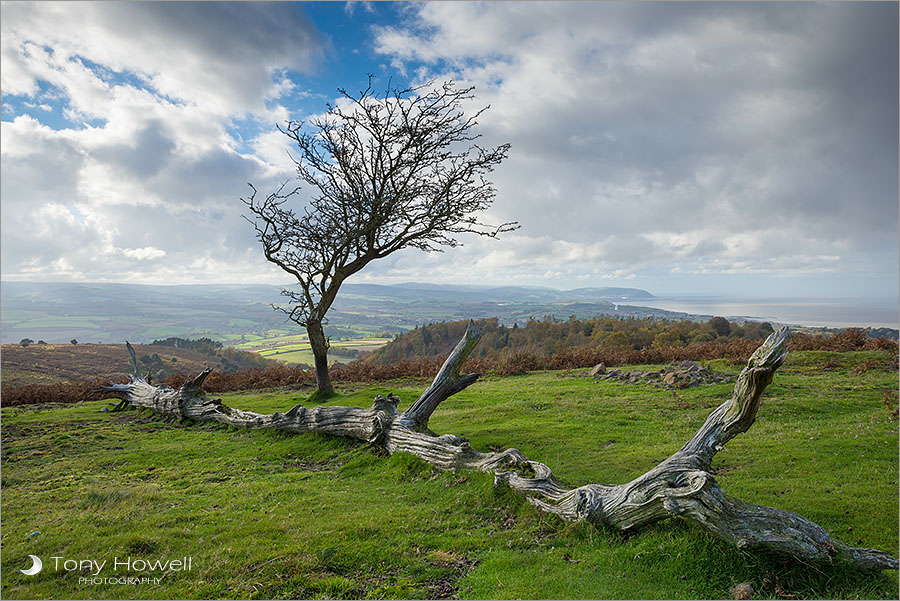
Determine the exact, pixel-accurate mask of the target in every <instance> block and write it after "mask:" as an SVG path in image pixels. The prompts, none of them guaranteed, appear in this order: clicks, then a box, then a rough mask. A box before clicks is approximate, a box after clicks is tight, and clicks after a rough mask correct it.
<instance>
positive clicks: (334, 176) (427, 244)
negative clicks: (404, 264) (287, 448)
mask: <svg viewBox="0 0 900 601" xmlns="http://www.w3.org/2000/svg"><path fill="white" fill-rule="evenodd" d="M473 90H474V88H471V87H468V88H459V87H457V85H456V84H455V83H454V82H452V81H451V82H446V83H444V84H443V85H441V86H432V85H428V86H420V87H414V88H407V89H402V90H400V89H397V88H390V86H389V87H388V90H387V91H386V92H384V93H383V94H378V93H376V92H375V91H374V90H373V89H372V80H371V77H370V78H369V85H368V87H367V88H366V89H365V90H363V91H361V92H360V93H359V94H358V95H356V96H353V95H350V94H348V93H347V92H346V91H345V90H339V92H340V93H341V94H342V96H343V97H342V99H341V101H340V102H338V103H337V104H336V105H331V104H329V105H327V111H326V113H325V114H324V115H323V116H320V117H315V118H312V119H310V120H309V121H308V122H306V123H304V122H300V121H289V122H287V124H286V126H285V127H283V128H282V127H281V126H279V128H278V129H279V130H280V131H281V132H282V133H284V134H285V135H287V136H288V137H289V138H290V139H291V140H292V141H293V143H295V144H296V146H297V148H298V149H299V154H298V155H297V156H296V157H293V160H294V163H295V164H296V166H297V173H298V178H299V179H300V181H301V182H302V183H301V186H302V185H303V184H306V186H307V187H308V189H309V190H311V197H310V198H309V202H308V205H307V206H306V207H305V208H304V209H303V210H302V211H300V212H299V213H298V212H295V211H294V210H293V209H291V208H288V206H287V204H286V203H287V201H288V200H289V199H290V198H291V197H292V196H294V195H295V194H296V193H297V192H298V191H299V190H300V188H295V189H293V190H291V191H288V192H286V193H285V186H286V185H287V184H286V183H285V184H282V186H281V188H279V189H278V190H277V191H275V192H273V193H271V194H269V195H268V196H266V197H265V198H264V199H261V200H260V199H258V198H257V191H256V188H254V187H253V185H252V184H251V185H250V187H251V189H252V190H253V194H252V195H251V196H250V197H249V198H242V199H241V200H242V201H243V202H244V203H245V204H246V205H247V207H248V209H249V211H250V213H251V216H250V217H247V219H248V221H250V222H251V223H252V224H253V226H254V228H255V230H256V237H257V239H258V240H259V241H260V243H261V244H262V247H263V252H264V253H265V256H266V259H268V260H269V261H271V262H272V263H274V264H276V265H278V266H279V267H280V268H281V269H283V270H284V271H286V272H287V273H289V274H291V275H292V276H294V277H295V278H296V280H297V283H298V285H299V290H282V294H284V295H285V296H286V297H288V299H289V303H288V306H287V308H280V307H276V309H279V310H281V311H283V312H284V313H286V314H287V315H288V317H289V318H290V319H291V320H292V321H294V322H296V323H297V324H299V325H301V326H303V327H305V328H306V332H307V334H308V336H309V343H310V346H311V347H312V351H313V356H314V357H315V367H316V385H317V388H318V391H317V393H318V395H320V396H330V395H331V394H333V388H332V385H331V379H330V378H329V375H328V360H327V352H328V346H329V344H328V338H327V337H326V336H325V333H324V330H323V327H322V326H323V324H324V323H326V321H325V316H326V313H327V312H328V309H329V308H330V307H331V305H332V303H333V302H334V299H335V297H336V296H337V293H338V290H339V289H340V287H341V284H343V283H344V281H345V280H346V279H347V278H348V277H350V276H351V275H353V274H354V273H356V272H358V271H360V270H361V269H362V268H364V267H365V266H366V265H367V264H368V263H369V262H370V261H373V260H375V259H381V258H383V257H386V256H388V255H390V254H391V253H394V252H397V251H398V250H401V249H404V248H409V247H412V248H418V249H420V250H425V251H432V250H440V247H443V246H448V247H454V246H457V244H458V242H457V240H456V239H455V238H454V236H455V235H457V234H462V233H473V234H479V235H481V236H489V237H496V236H497V235H498V234H500V233H502V232H506V231H510V230H513V229H515V228H516V227H517V225H516V224H515V223H504V224H502V225H499V226H490V225H487V224H484V223H481V222H480V221H478V218H477V217H476V214H477V213H479V212H481V211H483V210H485V209H487V208H488V207H490V205H491V203H492V202H493V200H494V196H495V194H496V190H495V188H494V186H493V185H492V184H491V182H490V181H489V180H488V179H486V176H487V175H488V174H489V173H490V172H491V171H492V170H493V168H494V167H495V166H496V165H498V164H500V162H501V161H502V160H503V159H505V158H506V156H507V153H508V151H509V145H508V144H503V145H501V146H498V147H496V148H493V149H491V148H483V147H482V146H479V145H478V144H477V143H476V140H477V139H478V138H479V135H478V134H476V133H474V129H475V127H476V125H477V119H478V117H479V116H480V115H481V114H482V113H483V112H484V111H485V110H487V108H489V107H485V108H482V109H480V110H478V111H476V112H475V113H474V114H471V115H469V116H467V115H466V112H465V110H464V109H463V105H464V104H466V103H467V102H468V101H470V100H472V99H473V98H474V95H473Z"/></svg>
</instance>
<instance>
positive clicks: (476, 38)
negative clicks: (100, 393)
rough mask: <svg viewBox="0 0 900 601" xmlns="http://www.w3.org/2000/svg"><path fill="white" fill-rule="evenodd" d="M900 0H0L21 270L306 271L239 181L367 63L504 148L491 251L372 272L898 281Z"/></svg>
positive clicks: (247, 274) (755, 282)
mask: <svg viewBox="0 0 900 601" xmlns="http://www.w3.org/2000/svg"><path fill="white" fill-rule="evenodd" d="M897 24H898V5H897V3H893V2H890V3H824V4H814V3H806V2H804V3H796V4H794V3H781V2H777V3H747V4H743V3H731V2H729V3H725V2H722V3H684V4H681V3H659V4H657V3H628V4H625V3H622V4H619V3H612V2H602V3H587V2H573V3H546V4H542V3H532V2H527V3H516V2H497V3H469V2H447V3H434V4H427V3H402V4H400V3H398V4H394V3H364V2H351V3H346V4H345V3H337V2H333V3H297V4H295V3H275V4H264V3H246V4H245V3H226V4H218V3H196V4H195V3H179V2H172V3H169V2H166V3H119V2H103V3H100V2H98V3H93V2H85V3H81V2H65V3H58V4H57V3H52V2H25V3H17V2H3V4H2V69H0V76H2V82H0V87H2V95H3V100H2V129H0V132H2V144H0V150H2V165H0V168H2V180H0V181H2V237H0V241H2V263H0V267H2V277H3V279H6V280H31V281H73V280H77V281H107V282H109V281H112V282H132V283H155V284H158V283H200V282H269V283H280V284H285V283H289V282H290V279H289V277H288V276H285V275H284V274H283V273H282V272H280V271H278V270H277V268H275V267H272V266H270V265H269V264H268V263H266V261H265V260H264V258H263V256H262V253H261V251H260V249H259V247H258V246H257V243H256V241H255V239H254V237H253V232H252V228H250V226H249V225H248V224H247V223H246V222H245V221H244V220H242V219H241V211H242V208H243V205H242V204H241V203H240V201H239V197H241V196H243V195H245V194H246V193H247V191H248V188H247V182H252V183H253V184H254V185H256V186H257V187H258V188H260V190H261V191H266V190H272V189H274V186H275V185H277V183H278V182H280V181H284V180H287V179H289V178H291V177H293V171H292V164H291V162H290V159H289V158H288V154H287V153H288V151H289V150H290V146H289V145H288V144H287V140H286V138H285V137H284V136H283V135H281V134H279V133H278V132H277V131H276V129H275V125H276V124H277V123H283V122H284V121H285V120H287V119H303V118H305V117H308V116H310V115H313V114H316V113H319V112H321V111H322V110H323V109H324V106H325V103H326V102H328V101H331V100H334V99H335V98H336V96H337V91H336V89H337V88H338V87H346V88H348V89H349V90H358V89H360V87H361V86H363V85H364V83H365V80H366V75H367V74H368V73H372V74H374V75H375V77H376V82H380V83H385V82H387V80H388V78H393V80H394V81H395V82H399V83H401V84H407V83H410V84H417V83H420V82H423V81H426V80H429V79H432V78H437V79H438V80H441V79H449V78H452V79H455V80H457V81H461V82H464V83H467V84H471V85H474V86H475V87H476V91H477V92H476V93H477V95H478V100H479V103H481V104H482V105H487V104H490V105H491V109H490V110H489V111H488V112H486V113H485V114H484V115H483V117H482V118H481V119H480V123H481V132H482V133H483V136H484V142H485V143H487V144H500V143H504V142H509V143H510V144H511V145H512V149H511V151H510V154H509V158H508V159H507V160H506V161H505V162H504V163H503V165H501V166H500V167H499V168H498V169H497V170H496V171H495V173H494V181H495V183H496V186H497V189H498V195H497V198H496V202H495V204H494V206H493V208H492V209H491V210H490V212H489V213H488V214H486V215H485V216H484V219H485V220H487V221H493V222H505V221H512V220H514V221H518V222H519V224H520V225H521V228H520V229H519V230H518V231H516V232H514V233H512V234H507V235H506V236H504V237H503V238H502V239H499V240H484V239H480V238H477V237H476V238H462V239H461V242H463V244H464V246H462V247H460V248H455V249H449V250H448V251H447V252H444V253H432V254H427V253H423V252H420V251H416V250H409V251H404V252H401V253H397V254H395V255H393V256H391V257H389V258H387V259H384V260H382V261H380V262H375V263H372V264H370V265H369V267H368V268H367V269H366V270H364V271H363V272H362V273H360V274H358V275H357V276H354V280H353V281H357V282H364V281H372V282H381V283H396V282H404V281H429V282H452V283H464V284H483V283H492V284H516V285H545V286H552V287H556V288H574V287H583V286H630V287H640V288H645V289H647V290H650V291H651V292H654V293H682V294H686V293H691V292H694V293H701V294H720V295H746V296H840V297H860V298H863V297H894V298H896V296H897V291H898V160H900V159H898V110H897V106H898V59H897V51H898V27H897Z"/></svg>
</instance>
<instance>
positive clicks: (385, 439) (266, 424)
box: [102, 323, 898, 570]
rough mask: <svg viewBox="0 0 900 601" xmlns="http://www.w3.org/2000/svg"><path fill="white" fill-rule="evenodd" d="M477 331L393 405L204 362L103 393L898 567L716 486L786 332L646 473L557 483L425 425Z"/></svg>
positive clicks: (836, 560) (570, 508)
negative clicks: (242, 374) (232, 384)
mask: <svg viewBox="0 0 900 601" xmlns="http://www.w3.org/2000/svg"><path fill="white" fill-rule="evenodd" d="M480 336H481V334H480V332H479V331H478V328H477V327H476V326H475V324H474V323H472V324H470V325H469V327H468V329H467V330H466V333H465V335H464V336H463V338H462V340H460V342H459V344H458V345H457V346H456V348H455V349H454V350H453V352H452V353H451V354H450V356H449V357H448V358H447V361H446V362H445V363H444V365H443V367H442V368H441V370H440V371H439V372H438V375H437V377H435V379H434V382H432V384H431V386H429V387H428V389H427V390H426V391H425V392H424V393H423V394H422V396H421V397H419V399H418V400H416V401H415V402H414V403H413V404H412V405H411V406H410V407H409V408H408V409H406V410H405V411H403V412H402V413H401V412H399V410H398V409H397V404H398V402H399V399H398V398H397V397H395V396H393V395H388V396H387V397H384V396H380V395H379V396H378V397H376V398H375V401H374V403H373V405H372V407H370V408H369V409H361V408H357V407H323V406H320V407H315V408H313V409H307V408H306V407H304V406H302V405H297V406H296V407H294V408H292V409H290V410H289V411H287V412H285V413H282V412H276V413H273V414H271V415H266V414H259V413H254V412H251V411H242V410H240V409H235V408H233V407H229V406H227V405H225V404H223V403H222V401H221V400H220V399H214V398H208V397H207V396H206V395H205V393H204V392H203V388H202V385H203V381H204V380H205V379H206V377H207V376H208V375H209V373H210V371H209V370H206V371H204V372H202V373H201V374H200V375H198V376H197V377H196V378H195V379H194V380H192V381H190V382H188V383H186V384H185V385H184V386H182V387H181V388H180V389H178V390H175V389H172V388H169V387H166V386H159V387H157V386H152V385H150V384H149V383H148V382H147V380H146V379H145V378H142V377H141V376H140V375H138V373H137V362H136V361H135V360H134V351H133V349H132V348H131V345H128V349H129V352H131V356H132V362H133V363H134V366H135V373H134V375H133V376H132V379H131V382H129V383H128V384H113V385H110V386H107V387H104V388H103V389H102V391H104V392H110V393H115V394H119V395H123V397H124V399H123V402H122V404H120V407H142V408H147V409H151V410H153V411H156V412H158V413H161V414H163V415H167V416H170V417H175V418H178V419H189V420H194V421H214V422H218V423H222V424H227V425H229V426H234V427H243V428H277V429H281V430H287V431H289V432H295V433H302V432H310V431H315V432H323V433H326V434H333V435H335V436H346V437H350V438H355V439H359V440H364V441H367V442H369V443H371V444H374V445H378V446H380V447H382V448H384V449H385V450H387V452H388V453H396V452H406V453H412V454H413V455H416V456H418V457H420V458H422V459H423V460H425V461H427V462H428V463H430V464H432V465H434V466H435V467H437V468H439V469H443V470H454V471H457V470H477V471H482V472H487V473H492V474H493V475H494V482H495V486H501V485H508V486H509V487H510V488H511V489H512V490H514V491H516V492H517V493H519V494H521V495H524V496H525V497H526V498H527V500H528V501H529V502H530V503H531V504H532V505H534V506H535V507H537V508H538V509H541V510H543V511H547V512H550V513H554V514H556V515H558V516H560V517H561V518H563V519H565V520H586V521H588V522H591V523H593V524H597V525H606V526H611V527H613V528H617V529H620V530H635V529H638V528H640V527H642V526H646V525H648V524H651V523H653V522H657V521H659V520H663V519H666V518H671V517H676V518H680V519H683V520H686V521H689V522H693V523H695V524H697V525H699V526H700V527H702V528H705V529H706V530H708V531H709V532H711V533H713V534H714V535H716V536H718V537H719V538H721V539H722V540H724V541H727V542H729V543H731V544H733V545H735V546H737V547H739V548H741V549H765V550H768V551H771V552H775V553H779V554H783V555H788V556H791V557H794V558H796V559H799V560H802V561H807V562H815V563H826V564H827V563H831V564H848V565H852V566H855V567H857V568H859V569H866V570H883V569H893V570H896V569H897V568H898V562H897V559H895V558H894V557H892V556H891V555H890V554H888V553H885V552H883V551H878V550H875V549H863V548H855V547H850V546H848V545H845V544H844V543H841V542H839V541H837V540H834V539H832V538H831V536H830V535H829V534H828V532H827V531H826V530H825V529H824V528H822V527H821V526H819V525H817V524H815V523H813V522H811V521H809V520H807V519H806V518H804V517H802V516H800V515H798V514H796V513H792V512H790V511H783V510H780V509H775V508H771V507H764V506H760V505H752V504H750V503H746V502H744V501H740V500H738V499H734V498H732V497H729V496H728V495H726V494H725V493H724V492H722V490H721V489H720V487H719V484H718V482H717V481H716V479H715V476H714V475H713V471H712V465H711V464H712V459H713V457H714V456H715V454H716V453H717V452H718V451H720V450H721V449H722V448H723V447H724V446H725V444H726V443H728V441H730V440H731V439H732V438H734V437H735V436H737V435H738V434H741V433H743V432H746V431H747V429H749V428H750V426H751V425H753V422H754V421H755V419H756V413H757V410H758V409H759V402H760V399H761V398H762V394H763V391H764V390H765V389H766V387H767V386H768V385H769V384H770V383H771V382H772V378H773V377H774V374H775V371H776V370H777V369H778V367H780V366H781V364H782V363H783V362H784V360H785V358H786V356H787V352H786V351H785V342H786V341H787V336H788V332H787V329H786V328H782V329H781V330H779V331H778V332H775V333H773V334H772V335H771V336H769V338H768V339H767V340H766V341H765V342H764V343H763V344H762V345H761V346H760V347H759V348H758V349H757V350H756V352H754V353H753V355H752V356H751V357H750V360H749V361H748V362H747V366H746V367H745V368H744V370H743V371H742V372H741V374H740V375H739V376H738V379H737V382H736V383H735V387H734V392H733V394H732V396H731V398H730V399H728V400H727V401H725V402H724V403H722V405H720V406H719V407H718V408H716V409H715V410H714V411H713V412H712V413H711V414H710V415H709V417H708V418H707V419H706V422H705V423H704V424H703V426H702V427H701V428H700V429H699V430H698V431H697V433H696V434H694V436H693V437H691V439H690V440H689V441H688V442H687V443H686V444H685V445H684V446H683V447H682V448H681V449H679V450H678V451H676V452H675V453H673V454H672V455H671V456H670V457H669V458H667V459H665V460H664V461H662V462H661V463H660V464H659V465H657V466H656V467H654V468H653V469H651V470H650V471H648V472H647V473H645V474H643V475H641V476H639V477H638V478H635V479H634V480H632V481H631V482H628V483H625V484H618V485H613V484H586V485H584V486H580V487H577V488H572V489H570V488H566V487H564V486H561V485H560V484H559V483H558V482H556V480H555V479H554V478H553V474H552V472H551V471H550V468H548V467H547V466H546V465H544V464H543V463H540V462H537V461H532V460H530V459H528V458H527V457H525V455H524V454H522V453H521V452H520V451H519V450H517V449H507V450H505V451H502V452H496V453H494V452H492V453H481V452H479V451H477V450H475V449H473V448H472V447H471V445H470V444H469V442H468V441H467V440H466V439H465V438H463V437H461V436H455V435H452V434H444V435H441V436H438V435H436V434H434V433H433V432H432V431H431V430H429V429H428V419H429V418H430V416H431V414H432V413H433V412H434V410H435V409H436V408H437V406H438V405H439V404H440V403H441V402H442V401H444V400H446V399H447V398H448V397H450V396H452V395H453V394H456V393H457V392H459V391H460V390H463V389H464V388H466V387H467V386H469V385H470V384H472V383H473V382H475V380H477V378H478V376H479V374H464V375H461V374H460V368H461V366H462V364H463V363H464V362H465V360H466V358H467V357H468V356H469V354H470V353H471V351H472V349H473V348H475V345H476V344H477V343H478V340H479V338H480Z"/></svg>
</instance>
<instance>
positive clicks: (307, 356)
mask: <svg viewBox="0 0 900 601" xmlns="http://www.w3.org/2000/svg"><path fill="white" fill-rule="evenodd" d="M270 334H272V335H269V336H266V337H262V336H253V337H251V336H245V337H244V341H243V342H241V343H239V344H235V345H234V346H235V348H239V349H241V350H244V351H252V352H254V353H259V354H260V355H262V356H263V357H265V358H266V359H275V360H276V361H281V362H282V363H305V364H307V365H313V363H314V360H313V354H312V349H311V348H310V346H309V341H308V339H307V337H306V335H305V334H280V333H277V332H271V333H270ZM359 334H360V336H361V337H360V338H353V339H350V340H347V339H341V340H332V341H331V349H329V352H328V360H329V362H334V363H349V362H350V361H353V360H354V359H355V358H354V357H345V356H342V355H340V349H344V350H358V351H360V352H367V351H373V350H375V349H377V348H379V347H381V346H383V345H385V344H387V343H388V342H390V341H391V339H390V338H378V337H375V336H372V335H369V336H365V335H364V333H363V332H360V333H359ZM336 350H337V352H335V351H336Z"/></svg>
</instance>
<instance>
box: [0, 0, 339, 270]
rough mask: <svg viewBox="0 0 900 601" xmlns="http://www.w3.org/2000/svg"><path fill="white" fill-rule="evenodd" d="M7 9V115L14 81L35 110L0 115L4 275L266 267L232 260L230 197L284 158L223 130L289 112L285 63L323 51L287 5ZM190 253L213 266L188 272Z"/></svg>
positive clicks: (236, 209) (244, 233) (236, 214)
mask: <svg viewBox="0 0 900 601" xmlns="http://www.w3.org/2000/svg"><path fill="white" fill-rule="evenodd" d="M2 17H3V18H2V43H0V45H2V60H3V68H2V88H3V93H4V96H5V99H4V115H9V114H10V113H9V111H7V110H6V109H7V106H8V105H7V102H8V101H9V96H10V95H24V96H25V97H26V99H25V100H24V102H23V103H22V105H23V106H25V107H28V105H29V104H30V105H32V106H31V108H32V114H33V115H35V116H30V115H17V116H16V117H15V118H14V119H13V120H11V121H4V122H3V125H2V129H0V132H2V149H0V151H2V167H3V178H2V198H3V203H2V248H3V269H4V275H5V276H9V275H11V276H13V277H29V278H33V279H48V278H49V279H56V278H71V279H82V280H98V281H116V280H121V279H128V280H130V281H134V280H142V281H148V282H149V281H157V282H160V283H171V282H173V281H185V280H196V281H200V280H203V279H208V280H211V281H216V280H220V279H222V278H223V277H224V278H226V279H232V278H236V277H244V276H247V275H248V274H253V275H254V276H255V277H256V278H265V277H272V273H271V272H270V271H269V269H268V266H267V265H266V264H265V261H264V260H263V259H262V257H261V256H259V254H258V253H257V256H256V260H255V261H252V262H251V265H253V266H252V267H240V266H236V265H232V264H231V262H233V261H235V259H236V257H240V258H241V260H242V261H247V260H249V255H248V253H247V251H248V249H249V248H251V247H252V246H253V244H254V241H253V238H252V235H251V233H250V230H249V228H248V226H247V224H246V223H245V222H244V221H243V220H242V219H241V217H240V211H241V208H242V205H241V204H240V202H239V201H238V196H240V195H242V194H243V193H244V192H245V189H246V182H247V181H251V180H252V181H255V182H256V183H257V184H258V185H260V186H267V185H269V184H271V183H272V182H273V180H274V179H275V178H283V177H284V176H285V173H286V170H285V167H286V165H285V163H284V161H283V160H277V158H276V156H275V154H276V153H275V152H274V148H275V146H276V143H275V142H274V141H272V140H270V139H269V137H266V136H261V137H260V140H261V142H260V143H259V144H255V145H254V144H253V143H252V142H253V141H252V140H251V146H250V147H251V150H252V149H253V148H254V147H255V148H256V149H257V150H258V151H259V152H257V153H256V154H255V155H254V154H252V153H245V154H242V153H241V152H240V148H241V147H242V146H241V142H240V141H236V140H235V138H234V137H233V135H232V133H230V128H233V126H234V121H235V120H238V121H240V120H243V121H246V122H249V123H250V124H251V125H254V124H255V127H257V128H260V129H262V128H269V127H271V124H274V123H276V122H278V121H284V120H285V119H286V118H287V114H288V113H287V111H286V109H285V108H284V107H283V106H281V104H280V103H279V102H280V99H281V98H282V97H283V96H285V95H288V94H297V93H298V91H297V84H296V83H295V82H294V81H293V79H292V77H296V72H297V71H311V70H313V69H314V68H315V67H316V65H317V63H318V61H319V60H320V59H321V57H322V56H323V54H322V53H323V51H324V49H325V48H326V43H325V42H324V41H322V40H321V39H320V37H319V34H318V32H317V31H316V30H315V29H314V28H313V27H312V26H311V25H310V24H309V22H308V21H306V19H305V18H304V17H303V16H302V14H301V13H300V12H298V11H297V10H296V7H293V6H290V5H286V4H282V5H274V6H263V5H250V4H240V3H225V4H212V3H210V4H206V3H199V4H195V3H192V4H182V3H162V4H158V3H122V4H118V3H50V2H47V3H7V2H4V3H3V5H2ZM50 105H53V108H54V113H55V114H51V115H42V114H39V113H35V112H34V110H36V109H38V108H40V109H41V110H42V111H44V112H46V110H45V108H46V107H47V106H50ZM60 117H65V119H66V120H68V122H69V123H62V124H57V125H53V126H52V127H51V126H50V125H46V124H44V123H42V121H44V122H45V123H55V122H56V121H54V119H55V120H57V121H58V119H59V118H60ZM39 119H40V120H39ZM48 119H49V120H48ZM212 255H217V256H218V257H219V258H218V259H217V260H212V259H210V260H209V261H207V262H206V263H202V261H203V260H204V258H209V257H211V256H212ZM198 260H200V261H201V263H202V264H204V265H206V264H209V265H211V266H214V267H215V268H216V269H218V271H212V272H210V273H208V274H194V273H190V272H189V271H186V269H185V266H186V265H192V264H197V263H196V261H198ZM260 263H262V264H263V265H262V266H260ZM228 265H231V267H230V268H229V267H227V266H228ZM223 267H226V268H224V269H223ZM179 272H180V275H179V276H174V275H173V274H175V273H179ZM173 277H174V278H175V279H172V278H173ZM251 279H252V278H251Z"/></svg>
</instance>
